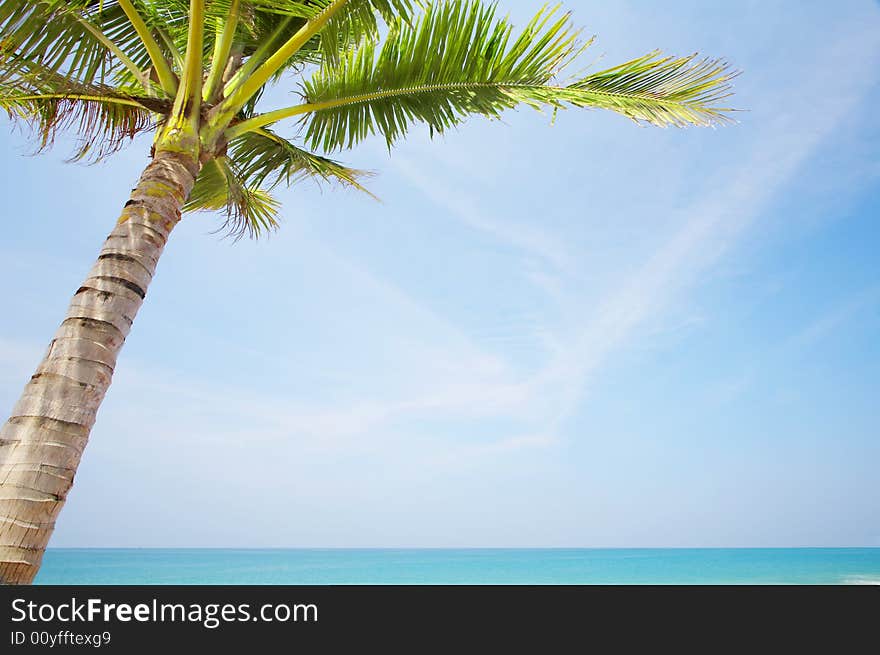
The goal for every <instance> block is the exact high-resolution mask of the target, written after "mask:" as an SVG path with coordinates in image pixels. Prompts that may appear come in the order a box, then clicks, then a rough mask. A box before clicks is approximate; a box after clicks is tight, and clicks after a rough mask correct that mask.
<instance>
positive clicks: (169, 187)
mask: <svg viewBox="0 0 880 655" xmlns="http://www.w3.org/2000/svg"><path fill="white" fill-rule="evenodd" d="M591 42H592V39H586V40H585V39H582V38H581V32H580V31H579V30H577V29H574V28H573V27H572V26H571V24H570V22H569V16H568V14H565V13H563V12H562V11H561V10H560V9H559V7H552V8H543V9H541V10H540V11H538V12H537V13H536V14H535V16H534V17H533V18H532V19H531V20H530V21H529V22H528V23H527V24H526V25H525V27H524V28H523V29H522V30H519V31H517V30H515V29H514V27H513V26H512V25H511V24H510V22H509V21H508V20H507V19H506V18H501V17H499V16H498V14H497V12H496V8H495V7H494V5H485V4H482V3H481V2H480V1H479V0H441V1H438V2H435V3H428V2H420V1H419V0H159V1H156V2H148V1H146V0H73V1H66V2H65V1H61V0H2V2H0V106H2V108H3V109H5V110H6V111H7V113H8V114H9V115H10V117H12V118H13V119H15V120H21V121H24V122H26V123H28V124H30V125H31V126H32V127H33V128H34V134H35V135H36V139H37V144H38V147H39V148H40V149H43V148H47V147H48V146H50V145H51V144H52V143H53V141H54V139H55V137H56V135H57V134H59V133H60V132H62V131H69V132H72V133H74V134H75V135H76V136H77V137H78V141H77V147H76V150H75V152H74V153H73V158H74V159H83V158H85V159H89V160H101V159H103V158H105V157H107V156H108V155H110V154H112V153H113V152H115V151H117V150H118V149H119V148H121V147H123V146H124V145H125V144H127V143H128V142H130V141H131V140H132V139H133V138H134V137H135V136H136V135H138V134H140V133H143V132H152V133H153V135H154V136H153V146H152V153H151V154H152V158H151V162H150V164H149V165H148V166H147V168H146V169H145V170H144V172H143V174H142V175H141V177H140V181H139V182H138V185H137V187H136V188H135V189H134V190H133V192H132V194H131V197H130V199H129V201H128V202H127V203H126V204H125V207H124V208H123V209H122V213H121V215H120V217H119V220H118V222H117V224H116V226H115V228H114V229H113V231H112V232H111V234H110V236H109V237H108V239H107V241H106V242H105V243H104V246H103V248H102V250H101V252H100V254H99V257H98V260H97V261H96V262H95V264H94V266H93V267H92V269H91V271H90V272H89V274H88V277H87V278H86V280H85V281H84V282H83V284H82V286H81V287H80V288H79V289H78V290H77V292H76V293H75V294H74V297H73V300H72V301H71V304H70V307H69V309H68V312H67V315H66V317H65V319H64V321H63V322H62V324H61V327H60V328H59V330H58V332H57V333H56V335H55V338H54V339H53V341H52V343H51V344H50V346H49V350H48V352H47V354H46V356H45V358H44V359H43V361H42V362H41V364H40V366H39V367H38V369H37V372H36V374H35V375H34V376H33V377H32V378H31V380H30V381H29V382H28V384H27V386H26V387H25V390H24V393H23V394H22V397H21V399H20V400H19V401H18V403H17V404H16V405H15V407H14V408H13V411H12V416H11V418H10V419H9V420H8V421H7V423H6V424H5V425H4V426H3V428H2V430H0V582H5V583H27V582H30V581H31V580H32V579H33V577H34V575H35V574H36V572H37V570H38V568H39V565H40V562H41V559H42V554H43V551H44V549H45V547H46V544H47V543H48V540H49V537H50V536H51V533H52V529H53V526H54V522H55V518H56V517H57V515H58V512H59V511H60V509H61V507H62V505H63V503H64V499H65V497H66V495H67V492H68V490H69V488H70V486H71V485H72V482H73V476H74V473H75V471H76V467H77V465H78V463H79V459H80V456H81V454H82V450H83V448H84V447H85V444H86V441H87V439H88V435H89V432H90V431H91V428H92V425H93V424H94V421H95V416H96V414H97V410H98V407H99V405H100V403H101V401H102V399H103V397H104V394H105V393H106V391H107V388H108V387H109V384H110V379H111V377H112V373H113V370H114V367H115V364H116V357H117V355H118V353H119V351H120V349H121V347H122V344H123V342H124V340H125V338H126V336H127V335H128V333H129V330H130V328H131V324H132V321H133V320H134V318H135V315H136V313H137V311H138V309H139V308H140V306H141V303H142V302H143V299H144V296H145V294H146V290H147V286H148V285H149V283H150V281H151V279H152V277H153V274H154V272H155V268H156V263H157V261H158V258H159V256H160V255H161V253H162V250H163V248H164V245H165V243H166V241H167V239H168V237H169V234H170V232H171V230H172V229H173V228H174V226H175V225H176V224H177V222H178V221H179V220H180V217H181V212H187V211H191V210H200V209H208V210H218V211H219V214H220V221H221V223H220V226H221V227H223V226H225V227H226V228H227V229H228V230H229V231H230V232H231V233H233V234H235V235H237V236H241V235H251V236H256V235H259V234H261V233H263V232H266V231H268V230H271V229H274V228H275V227H277V225H278V211H279V203H278V202H277V201H276V200H275V199H274V198H273V196H272V195H271V192H272V189H273V188H275V187H277V186H278V185H279V184H283V185H290V184H293V183H294V182H298V181H300V180H303V179H305V178H313V179H317V180H328V181H331V182H338V183H340V184H342V185H347V186H352V187H355V188H357V189H361V190H365V189H364V187H363V186H362V179H363V175H362V172H361V171H358V170H356V169H352V168H348V167H347V166H345V165H343V164H341V163H339V162H338V161H336V160H334V159H332V158H331V157H332V155H333V153H335V152H338V151H341V150H348V149H351V148H353V147H354V146H356V145H358V144H359V143H360V142H361V141H363V140H364V139H366V138H367V137H369V136H370V135H373V134H379V135H381V136H382V137H384V139H385V141H386V143H387V145H388V147H389V148H391V147H392V146H393V145H394V144H395V143H396V142H397V141H399V140H400V139H402V138H403V137H404V136H405V135H406V133H407V131H408V130H409V129H410V127H411V126H412V125H414V124H416V123H423V124H425V125H427V127H428V129H429V130H430V132H431V133H432V134H433V133H442V132H444V131H445V130H447V129H449V128H451V127H453V126H455V125H457V124H459V123H460V122H461V121H463V120H464V119H466V118H467V117H469V116H471V115H475V114H479V115H483V116H487V117H490V118H497V117H498V116H499V115H500V114H501V113H502V112H503V111H504V110H505V109H509V108H512V107H515V106H517V105H520V104H522V105H528V106H530V107H533V108H535V109H549V110H551V111H552V112H556V111H557V110H559V109H563V108H566V107H580V108H591V107H593V108H601V109H610V110H612V111H615V112H618V113H620V114H623V115H624V116H627V117H629V118H631V119H633V120H635V121H637V122H645V123H650V124H653V125H658V126H667V125H672V126H687V125H697V126H708V125H713V124H718V123H723V122H726V121H728V120H729V112H730V111H731V110H729V109H727V108H724V107H722V106H719V103H721V102H722V101H723V99H724V98H726V97H727V96H728V95H729V94H730V87H729V81H730V80H731V78H732V77H733V76H734V73H733V72H732V71H731V70H730V69H729V67H728V66H727V64H726V63H725V62H723V61H720V60H713V59H704V58H699V57H698V56H697V55H691V56H686V57H669V56H663V55H661V54H660V53H659V52H652V53H650V54H647V55H645V56H644V57H640V58H638V59H635V60H633V61H629V62H627V63H624V64H621V65H619V66H615V67H613V68H609V69H607V70H601V71H589V70H587V71H586V72H580V73H571V74H568V73H567V71H568V70H569V69H571V68H573V65H574V64H575V63H576V61H577V60H578V59H579V57H580V55H581V54H582V53H583V52H584V50H585V49H586V48H588V47H589V46H590V44H591ZM297 78H298V86H295V85H296V82H295V80H297ZM272 85H280V86H282V87H283V88H285V89H290V90H294V89H298V91H299V96H300V101H299V102H298V103H297V104H293V105H290V106H286V107H268V108H264V107H263V104H264V103H263V102H261V96H262V94H263V92H264V90H265V89H266V88H267V87H269V86H272ZM285 123H289V124H290V125H291V126H292V127H296V128H297V129H296V134H297V140H296V142H293V141H290V140H288V139H286V138H284V137H282V136H281V135H279V134H278V133H277V132H276V131H274V129H273V127H274V126H275V125H276V124H278V125H283V124H285Z"/></svg>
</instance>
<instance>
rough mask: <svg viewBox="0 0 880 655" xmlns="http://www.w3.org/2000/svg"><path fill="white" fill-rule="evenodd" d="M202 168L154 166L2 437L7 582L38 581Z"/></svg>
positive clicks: (1, 566)
mask: <svg viewBox="0 0 880 655" xmlns="http://www.w3.org/2000/svg"><path fill="white" fill-rule="evenodd" d="M198 170H199V164H198V163H197V162H194V161H193V160H192V159H191V158H190V157H187V156H184V155H180V154H176V153H170V152H159V153H158V154H157V155H156V156H155V157H154V158H153V160H152V162H151V163H150V164H149V166H147V168H146V169H145V170H144V172H143V174H142V175H141V178H140V180H139V182H138V185H137V187H135V189H134V190H133V191H132V194H131V199H130V200H129V201H128V202H126V203H125V208H124V209H123V210H122V215H121V216H120V218H119V222H118V223H117V225H116V228H115V229H114V230H113V232H111V233H110V236H109V237H108V238H107V240H106V241H105V242H104V247H103V248H102V249H101V254H100V255H99V256H98V260H97V261H96V262H95V265H94V266H93V267H92V270H91V271H90V272H89V274H88V277H86V280H85V282H83V283H82V286H81V287H80V288H79V289H78V290H77V291H76V293H75V294H74V296H73V300H72V301H71V303H70V307H69V309H68V310H67V315H66V317H65V318H64V321H63V322H62V323H61V327H60V328H59V329H58V332H56V333H55V337H54V338H53V339H52V342H51V343H50V344H49V350H48V352H47V353H46V356H45V357H44V358H43V361H42V362H41V363H40V366H39V367H38V368H37V371H36V373H35V374H34V376H33V377H32V378H31V379H30V381H29V382H28V383H27V385H26V386H25V389H24V393H22V395H21V398H20V399H19V401H18V403H17V404H16V405H15V407H13V409H12V416H11V417H10V418H9V420H8V421H7V422H6V424H5V425H4V426H3V427H2V429H0V583H3V584H28V583H30V582H31V581H32V580H33V579H34V576H35V575H36V574H37V570H38V569H39V566H40V562H41V560H42V559H43V551H44V550H45V548H46V544H47V543H48V541H49V537H50V536H51V535H52V530H53V528H54V526H55V518H56V517H57V516H58V512H59V511H60V510H61V507H62V505H64V500H65V498H66V496H67V492H68V491H69V489H70V487H71V485H72V484H73V476H74V474H75V473H76V468H77V466H78V464H79V460H80V457H81V455H82V452H83V448H85V445H86V441H88V438H89V432H90V431H91V429H92V425H94V422H95V415H96V414H97V411H98V407H99V406H100V404H101V401H102V400H103V399H104V394H105V393H106V392H107V388H108V387H109V386H110V379H111V377H112V375H113V369H114V367H115V365H116V358H117V356H118V354H119V351H120V349H121V348H122V344H123V342H124V341H125V337H126V336H127V335H128V332H129V330H130V328H131V324H132V321H133V320H134V317H135V315H136V314H137V311H138V309H140V306H141V304H142V303H143V300H144V295H145V294H146V291H147V286H148V285H149V283H150V281H151V280H152V278H153V274H154V272H155V270H156V262H157V261H158V260H159V256H160V255H161V254H162V250H163V249H164V247H165V243H166V241H167V239H168V235H169V234H170V232H171V230H172V229H173V228H174V226H175V225H176V224H177V222H178V221H179V220H180V208H181V206H182V205H183V202H184V201H185V199H186V198H187V196H188V195H189V192H190V190H191V189H192V185H193V182H194V179H195V176H196V175H197V173H198Z"/></svg>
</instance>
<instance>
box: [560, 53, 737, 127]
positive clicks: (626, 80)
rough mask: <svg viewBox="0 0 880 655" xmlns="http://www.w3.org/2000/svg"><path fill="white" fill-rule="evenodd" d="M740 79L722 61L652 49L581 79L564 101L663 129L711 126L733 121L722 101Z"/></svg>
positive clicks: (575, 83) (730, 93) (730, 111)
mask: <svg viewBox="0 0 880 655" xmlns="http://www.w3.org/2000/svg"><path fill="white" fill-rule="evenodd" d="M737 75H739V71H737V70H734V69H732V68H731V67H730V65H729V64H728V63H727V62H726V61H724V60H721V59H710V58H700V57H699V55H698V54H693V55H690V56H687V57H669V56H663V55H662V53H661V52H660V51H654V52H652V53H649V54H647V55H645V56H644V57H639V58H638V59H633V60H632V61H629V62H627V63H625V64H621V65H619V66H615V67H614V68H609V69H607V70H604V71H601V72H598V73H594V74H591V75H587V76H586V77H584V78H582V79H580V80H577V81H576V82H574V83H573V84H571V85H569V86H568V87H567V88H568V89H571V90H572V91H573V92H574V94H573V95H572V96H571V97H570V98H566V100H568V101H569V102H571V104H573V105H578V106H592V107H601V108H605V109H611V110H613V111H616V112H619V113H621V114H623V115H625V116H628V117H630V118H632V119H633V120H635V121H637V122H638V121H644V122H647V123H650V124H652V125H657V126H660V127H665V126H667V125H674V126H676V127H686V126H688V125H697V126H712V125H717V124H723V123H730V122H733V118H732V116H731V114H732V113H733V112H735V111H737V110H736V109H733V108H730V107H723V106H720V105H719V103H721V101H723V100H724V99H725V98H728V97H730V96H731V95H733V92H732V90H731V86H730V81H731V80H732V79H733V78H734V77H736V76H737Z"/></svg>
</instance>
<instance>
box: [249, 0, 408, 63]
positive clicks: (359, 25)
mask: <svg viewBox="0 0 880 655" xmlns="http://www.w3.org/2000/svg"><path fill="white" fill-rule="evenodd" d="M342 1H343V3H344V6H343V7H342V8H341V9H340V10H339V11H338V12H336V13H335V14H334V16H333V17H332V18H331V19H330V20H329V21H328V23H327V25H326V26H325V27H324V28H323V29H322V30H321V32H320V33H319V34H317V35H316V36H315V38H314V41H315V42H318V43H319V44H320V47H321V51H322V53H323V57H324V58H325V59H326V60H327V62H328V63H329V64H335V63H337V62H338V58H339V55H340V53H341V52H343V51H344V50H345V49H346V48H349V47H352V46H356V45H358V44H359V43H361V42H363V41H364V40H365V39H371V40H376V39H377V38H378V37H379V20H377V19H378V18H381V19H382V22H384V23H385V24H387V25H392V24H394V23H396V22H397V21H399V20H402V21H404V22H407V21H409V20H410V19H411V17H412V15H413V9H414V6H415V5H416V4H418V2H417V0H415V1H413V0H342ZM338 2H339V0H336V3H337V4H338ZM249 4H251V5H252V6H254V7H255V8H259V9H262V10H263V11H266V12H271V13H277V14H283V15H287V16H295V17H297V18H300V19H304V20H309V19H312V18H315V17H316V16H318V15H319V14H320V13H321V12H322V11H324V10H326V9H327V8H328V7H330V5H332V4H334V0H310V1H308V2H303V1H302V0H251V2H249Z"/></svg>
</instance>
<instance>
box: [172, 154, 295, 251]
mask: <svg viewBox="0 0 880 655" xmlns="http://www.w3.org/2000/svg"><path fill="white" fill-rule="evenodd" d="M278 207H279V203H278V201H277V200H275V198H273V197H272V196H271V195H270V194H269V193H268V192H267V191H265V190H263V189H257V188H252V187H249V186H248V185H247V183H246V181H245V180H244V179H243V178H242V177H241V175H240V174H239V173H238V172H237V171H236V169H235V167H234V165H233V164H232V162H230V160H229V158H228V157H216V158H215V159H212V160H211V161H209V162H207V163H206V164H205V165H204V166H203V167H202V170H201V171H200V172H199V176H198V178H196V182H195V185H194V186H193V189H192V192H191V193H190V196H189V199H188V200H187V202H186V203H185V204H184V206H183V211H187V212H189V211H199V210H208V211H222V212H224V213H225V215H226V220H225V221H224V223H223V225H222V226H221V229H225V230H226V231H227V232H228V233H229V234H230V235H232V236H234V237H235V238H236V239H238V238H241V237H242V236H245V235H248V236H251V237H258V236H259V235H260V234H262V233H264V232H268V231H272V230H274V229H276V228H277V227H278Z"/></svg>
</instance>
